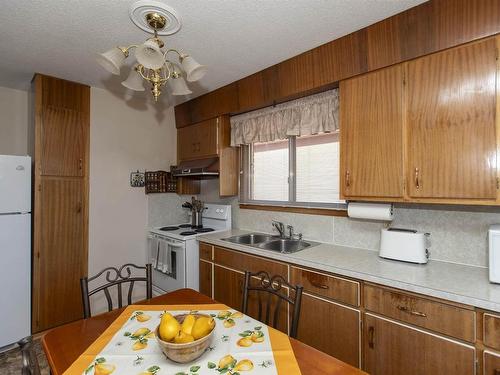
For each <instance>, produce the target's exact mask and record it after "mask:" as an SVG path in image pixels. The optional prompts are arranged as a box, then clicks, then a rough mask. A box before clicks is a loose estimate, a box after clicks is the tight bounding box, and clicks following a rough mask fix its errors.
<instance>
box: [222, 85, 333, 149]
mask: <svg viewBox="0 0 500 375" xmlns="http://www.w3.org/2000/svg"><path fill="white" fill-rule="evenodd" d="M338 113H339V95H338V89H334V90H330V91H326V92H323V93H321V94H316V95H311V96H307V97H305V98H301V99H297V100H293V101H290V102H286V103H283V104H278V105H276V106H275V107H267V108H263V109H259V110H257V111H252V112H248V113H244V114H242V115H238V116H233V117H231V146H239V145H244V144H250V143H254V142H270V141H276V140H280V139H286V138H288V137H290V136H301V135H312V134H320V133H331V132H335V131H338V129H339V115H338Z"/></svg>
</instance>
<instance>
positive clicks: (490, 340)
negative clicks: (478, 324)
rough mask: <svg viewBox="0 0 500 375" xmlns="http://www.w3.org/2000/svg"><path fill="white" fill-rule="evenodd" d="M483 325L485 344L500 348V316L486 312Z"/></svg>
mask: <svg viewBox="0 0 500 375" xmlns="http://www.w3.org/2000/svg"><path fill="white" fill-rule="evenodd" d="M483 327H484V339H483V343H484V345H485V346H489V347H490V348H494V349H500V316H498V315H492V314H488V313H484V315H483ZM499 375H500V373H499Z"/></svg>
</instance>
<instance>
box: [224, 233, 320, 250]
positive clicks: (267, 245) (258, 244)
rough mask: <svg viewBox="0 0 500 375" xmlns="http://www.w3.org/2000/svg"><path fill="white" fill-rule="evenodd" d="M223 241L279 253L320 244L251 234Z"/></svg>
mask: <svg viewBox="0 0 500 375" xmlns="http://www.w3.org/2000/svg"><path fill="white" fill-rule="evenodd" d="M222 240H223V241H227V242H232V243H236V244H240V245H248V246H252V247H255V248H258V249H263V250H270V251H277V252H280V253H296V252H297V251H300V250H304V249H306V248H308V247H311V246H316V245H318V243H316V242H310V241H304V240H302V239H293V238H282V237H279V236H273V235H270V234H262V233H249V234H242V235H239V236H233V237H229V238H223V239H222Z"/></svg>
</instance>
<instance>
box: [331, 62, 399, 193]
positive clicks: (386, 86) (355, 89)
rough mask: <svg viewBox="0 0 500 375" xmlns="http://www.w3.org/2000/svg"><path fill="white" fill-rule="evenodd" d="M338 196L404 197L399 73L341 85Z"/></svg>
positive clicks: (396, 68) (371, 75)
mask: <svg viewBox="0 0 500 375" xmlns="http://www.w3.org/2000/svg"><path fill="white" fill-rule="evenodd" d="M340 98H341V100H340V129H341V130H340V136H341V140H340V145H341V154H340V159H341V193H342V196H343V197H345V198H354V197H374V198H399V197H403V69H402V67H401V66H400V65H396V66H394V67H391V68H386V69H383V70H379V71H376V72H373V73H368V74H365V75H362V76H359V77H355V78H351V79H348V80H346V81H341V82H340Z"/></svg>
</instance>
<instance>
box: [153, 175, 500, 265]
mask: <svg viewBox="0 0 500 375" xmlns="http://www.w3.org/2000/svg"><path fill="white" fill-rule="evenodd" d="M201 191H202V194H200V195H199V196H198V198H199V199H201V200H203V201H205V202H214V203H223V204H231V205H232V208H233V211H232V216H233V228H239V229H247V230H254V231H261V232H272V231H273V228H272V226H271V221H272V220H278V221H282V222H284V223H285V224H290V225H293V226H294V228H295V231H296V232H297V233H302V234H303V235H304V238H306V239H310V240H313V241H314V240H315V241H320V242H327V243H333V244H335V245H340V246H348V247H357V248H363V249H369V250H378V248H379V246H380V229H382V228H383V227H384V225H385V224H384V223H380V222H373V221H366V220H357V219H350V218H346V217H331V216H321V215H304V214H296V213H287V212H272V211H257V210H244V209H240V208H239V205H238V199H237V198H236V197H233V198H225V199H220V198H219V196H218V181H217V180H206V181H203V182H202V187H201ZM189 199H190V197H187V196H177V195H175V194H154V195H153V194H152V195H151V196H150V197H149V223H150V225H162V224H165V223H170V224H171V223H174V222H180V221H184V220H187V217H186V211H185V210H183V209H182V208H180V205H181V204H182V202H184V201H186V200H189ZM491 224H500V208H496V207H467V206H430V205H397V206H396V208H395V219H394V221H393V222H392V224H391V226H395V227H405V228H412V229H417V230H420V231H424V232H429V233H431V237H430V238H431V248H430V252H431V259H435V260H442V261H446V262H454V263H462V264H467V265H473V266H480V267H486V266H487V260H488V251H487V238H486V237H487V231H488V227H489V226H490V225H491Z"/></svg>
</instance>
